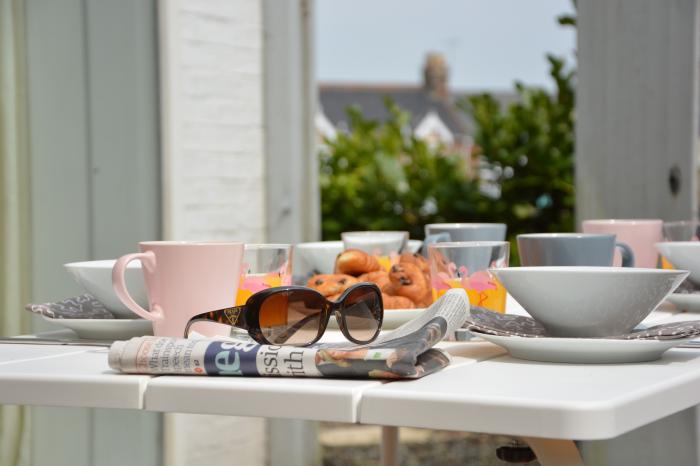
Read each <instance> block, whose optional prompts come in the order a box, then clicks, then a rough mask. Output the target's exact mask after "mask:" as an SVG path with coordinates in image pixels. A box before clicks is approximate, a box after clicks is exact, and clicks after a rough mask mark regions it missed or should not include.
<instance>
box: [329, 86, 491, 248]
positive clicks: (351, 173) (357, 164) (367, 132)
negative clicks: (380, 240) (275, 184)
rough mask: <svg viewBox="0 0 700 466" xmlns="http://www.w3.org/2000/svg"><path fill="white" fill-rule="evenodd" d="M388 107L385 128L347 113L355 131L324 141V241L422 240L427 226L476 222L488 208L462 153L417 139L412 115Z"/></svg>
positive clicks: (354, 112) (354, 111) (353, 110)
mask: <svg viewBox="0 0 700 466" xmlns="http://www.w3.org/2000/svg"><path fill="white" fill-rule="evenodd" d="M386 105H387V108H388V109H389V111H390V114H391V117H390V118H389V119H388V120H387V121H385V122H382V123H379V122H376V121H370V120H368V119H366V118H364V117H363V116H362V114H361V112H360V111H359V110H358V109H357V108H350V109H348V116H349V121H350V127H351V131H350V132H349V133H338V135H337V137H336V138H335V139H333V140H327V141H325V146H324V148H323V149H322V150H321V159H320V170H321V173H320V183H321V202H322V204H321V212H322V229H323V238H324V239H336V238H339V236H340V233H341V232H343V231H352V230H408V231H409V232H410V233H411V237H413V238H422V237H423V225H425V224H426V223H431V222H443V221H454V220H462V221H464V220H469V219H474V218H477V217H478V215H479V212H480V211H481V210H483V209H484V208H485V207H486V205H488V204H489V201H488V200H487V199H484V198H483V196H481V195H480V194H479V192H478V186H477V183H476V182H475V181H474V180H471V179H469V177H468V176H467V166H466V161H465V160H464V157H463V156H461V155H456V154H449V153H447V152H446V151H445V149H444V148H443V147H439V146H438V147H432V146H431V145H429V144H428V143H426V142H425V141H423V140H421V139H417V138H416V137H414V136H413V135H412V134H410V133H411V132H410V127H409V126H408V122H409V115H408V114H407V113H406V112H404V111H402V110H401V109H399V108H398V107H397V106H396V105H395V104H394V103H393V102H391V101H389V100H387V101H386ZM407 129H408V131H407Z"/></svg>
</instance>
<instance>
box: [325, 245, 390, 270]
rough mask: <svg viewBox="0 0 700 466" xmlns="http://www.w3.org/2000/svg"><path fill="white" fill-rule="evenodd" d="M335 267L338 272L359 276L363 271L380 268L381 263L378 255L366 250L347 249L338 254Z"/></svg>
mask: <svg viewBox="0 0 700 466" xmlns="http://www.w3.org/2000/svg"><path fill="white" fill-rule="evenodd" d="M335 269H336V272H338V273H344V274H348V275H353V276H357V275H362V274H363V273H368V272H374V271H377V270H380V269H381V265H380V264H379V261H378V260H377V258H376V257H374V256H372V255H369V254H367V253H366V252H364V251H360V250H359V249H346V250H345V251H343V252H341V253H340V254H338V257H337V259H336V260H335Z"/></svg>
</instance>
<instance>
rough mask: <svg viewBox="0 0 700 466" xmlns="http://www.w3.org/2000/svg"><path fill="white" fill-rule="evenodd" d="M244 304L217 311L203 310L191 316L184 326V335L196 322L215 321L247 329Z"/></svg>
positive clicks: (187, 333)
mask: <svg viewBox="0 0 700 466" xmlns="http://www.w3.org/2000/svg"><path fill="white" fill-rule="evenodd" d="M245 310H246V308H245V306H236V307H227V308H226V309H219V310H217V311H209V312H203V313H202V314H197V315H196V316H194V317H192V318H191V319H190V320H189V322H187V326H186V327H185V335H184V337H185V338H187V336H188V335H189V331H190V327H192V325H193V324H195V323H197V322H217V323H220V324H225V325H230V326H231V327H236V328H239V329H241V330H249V329H250V326H249V325H248V322H246V318H245V314H246V313H245Z"/></svg>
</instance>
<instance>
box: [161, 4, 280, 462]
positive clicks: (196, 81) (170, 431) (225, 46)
mask: <svg viewBox="0 0 700 466" xmlns="http://www.w3.org/2000/svg"><path fill="white" fill-rule="evenodd" d="M160 6H161V13H160V14H161V44H160V52H161V54H162V60H161V80H162V88H163V92H162V105H161V107H162V109H163V114H162V119H163V134H162V138H161V140H162V143H163V188H164V202H163V204H164V232H165V236H166V237H167V238H168V239H180V240H188V239H196V240H212V241H223V240H238V241H244V242H262V241H264V240H265V184H264V183H265V164H264V152H263V140H264V138H263V136H264V134H263V104H262V94H263V66H262V63H263V61H262V58H263V57H262V54H263V42H262V40H263V39H262V14H261V5H260V2H259V1H258V0H161V4H160ZM212 439H214V440H212ZM221 439H226V440H225V441H223V442H222V441H221ZM265 453H266V448H265V421H264V420H262V419H252V418H235V417H217V416H193V415H183V414H170V415H166V422H165V452H164V458H165V463H166V464H167V465H168V466H180V465H183V466H184V465H190V464H209V465H219V464H221V465H224V464H245V465H251V466H256V465H263V464H265V462H266V454H265Z"/></svg>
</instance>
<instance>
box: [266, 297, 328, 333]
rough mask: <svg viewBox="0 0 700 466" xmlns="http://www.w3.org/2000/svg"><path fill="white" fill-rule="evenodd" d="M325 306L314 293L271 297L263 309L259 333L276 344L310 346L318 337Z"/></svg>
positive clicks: (321, 298)
mask: <svg viewBox="0 0 700 466" xmlns="http://www.w3.org/2000/svg"><path fill="white" fill-rule="evenodd" d="M324 303H325V300H324V299H323V297H322V296H320V295H319V294H318V293H315V292H313V291H304V290H295V291H292V292H284V293H275V294H273V295H270V296H269V297H268V298H267V299H266V300H265V301H263V303H262V305H261V306H260V315H259V323H260V330H261V331H262V334H263V335H264V336H265V338H266V339H267V341H269V342H270V343H272V344H275V345H308V344H309V343H311V342H313V341H314V340H315V339H316V336H318V331H319V328H320V326H321V315H322V311H323V305H324Z"/></svg>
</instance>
